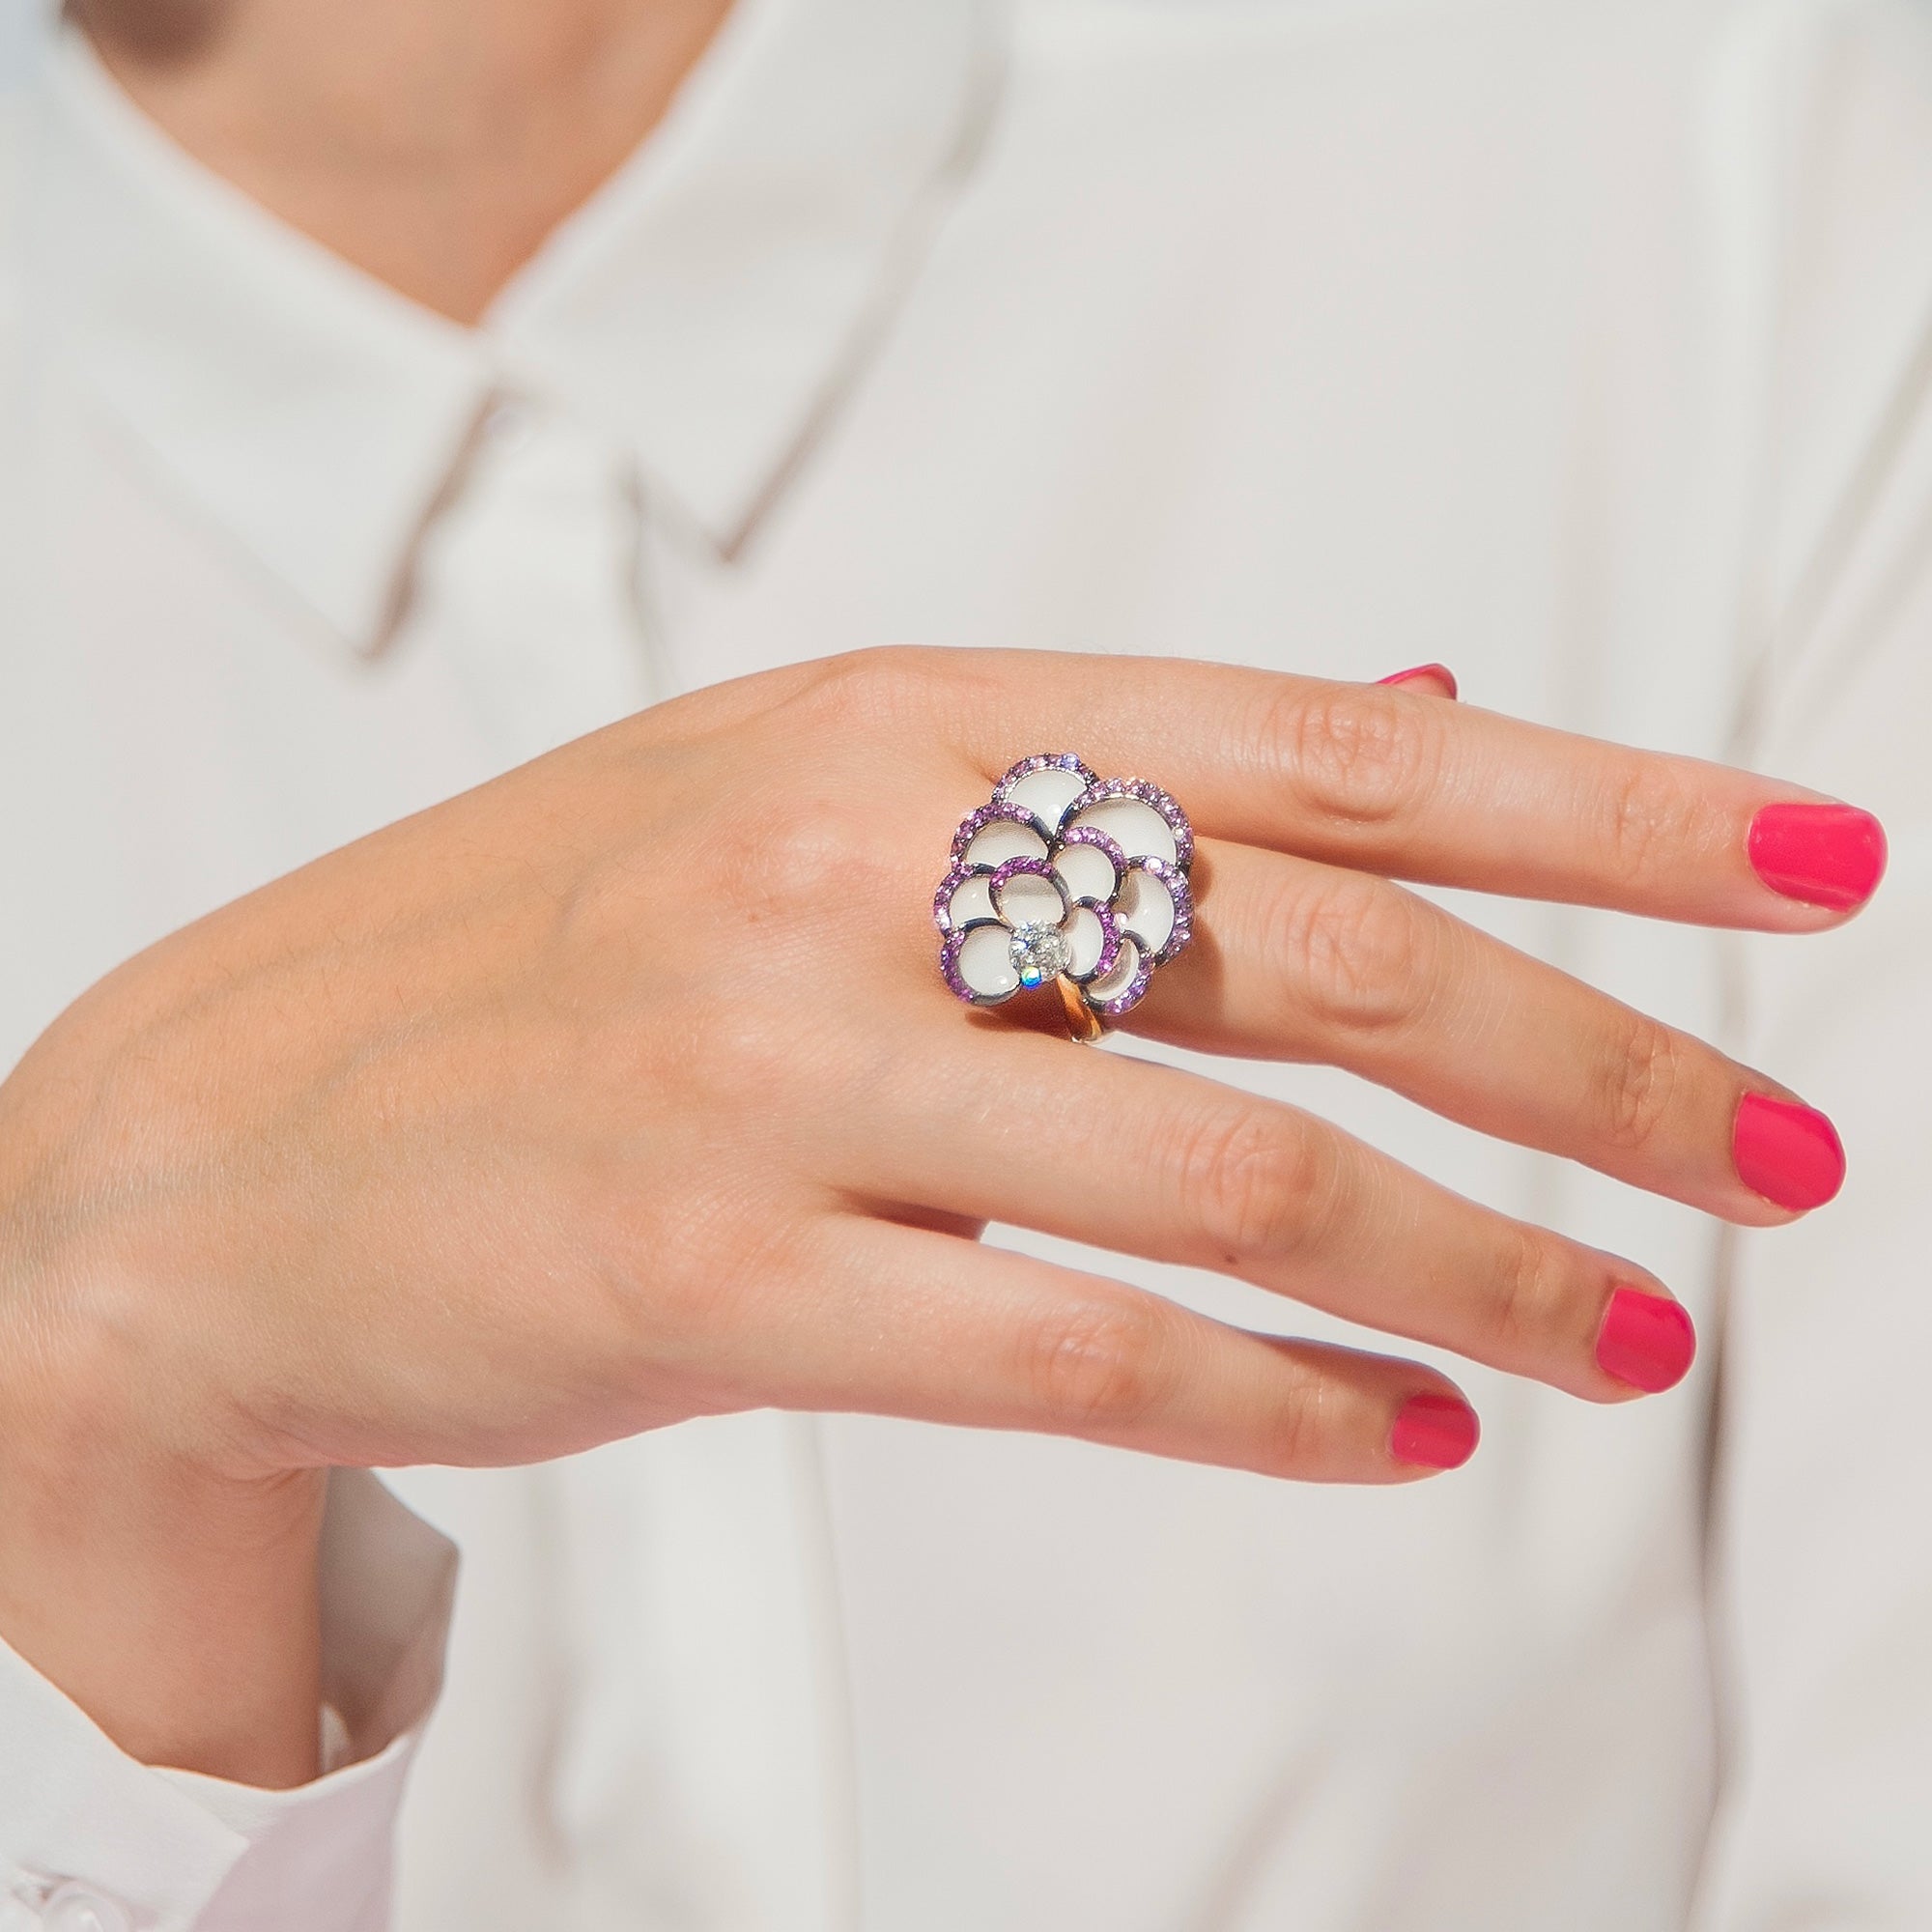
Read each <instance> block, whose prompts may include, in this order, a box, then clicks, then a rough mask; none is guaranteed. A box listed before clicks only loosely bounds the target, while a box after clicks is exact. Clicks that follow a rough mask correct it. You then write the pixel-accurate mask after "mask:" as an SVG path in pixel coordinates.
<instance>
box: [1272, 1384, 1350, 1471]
mask: <svg viewBox="0 0 1932 1932" xmlns="http://www.w3.org/2000/svg"><path fill="white" fill-rule="evenodd" d="M1335 1396H1336V1390H1335V1388H1334V1386H1333V1385H1332V1384H1330V1383H1328V1382H1327V1381H1325V1380H1322V1379H1321V1378H1313V1377H1311V1378H1305V1379H1303V1380H1302V1381H1300V1382H1299V1383H1298V1384H1297V1385H1296V1386H1295V1387H1294V1388H1293V1389H1291V1390H1290V1391H1289V1392H1288V1394H1287V1395H1286V1396H1285V1397H1284V1398H1283V1400H1282V1402H1281V1405H1280V1406H1279V1407H1278V1408H1277V1409H1276V1410H1275V1412H1274V1414H1273V1416H1272V1417H1271V1418H1270V1426H1269V1429H1268V1447H1269V1452H1270V1455H1269V1463H1270V1467H1271V1469H1272V1470H1273V1471H1275V1472H1277V1473H1279V1474H1281V1475H1284V1476H1305V1475H1310V1474H1313V1473H1314V1472H1316V1471H1318V1470H1320V1469H1321V1468H1322V1467H1323V1466H1324V1465H1326V1464H1327V1463H1330V1462H1332V1460H1333V1457H1334V1448H1335V1443H1336V1441H1337V1440H1338V1439H1339V1438H1340V1437H1341V1436H1342V1435H1343V1431H1342V1429H1341V1428H1340V1426H1339V1424H1338V1419H1337V1417H1336V1416H1335V1414H1334V1409H1335Z"/></svg>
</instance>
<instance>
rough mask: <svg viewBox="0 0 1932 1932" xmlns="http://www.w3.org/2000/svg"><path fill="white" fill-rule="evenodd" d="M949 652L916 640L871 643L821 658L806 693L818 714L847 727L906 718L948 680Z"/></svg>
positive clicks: (814, 669)
mask: <svg viewBox="0 0 1932 1932" xmlns="http://www.w3.org/2000/svg"><path fill="white" fill-rule="evenodd" d="M945 662H946V660H945V654H944V653H942V652H939V651H934V650H927V649H923V648H921V647H920V646H917V645H913V644H873V645H870V646H868V647H867V649H865V650H857V651H842V652H840V653H839V654H838V656H836V657H830V658H825V659H822V660H820V662H819V663H818V664H817V665H815V666H814V667H813V668H812V676H811V678H810V682H809V684H808V685H807V686H806V688H805V693H804V696H805V699H806V701H807V702H808V704H810V707H811V708H812V710H813V712H814V714H816V715H823V716H825V717H828V718H829V719H830V720H832V721H833V722H834V723H835V724H838V725H842V726H845V727H849V726H850V725H851V724H852V723H853V722H854V721H855V720H859V721H864V722H865V723H867V724H870V725H880V724H903V723H904V722H905V721H906V718H907V714H908V713H909V712H912V711H915V710H917V709H919V708H920V707H921V706H922V705H923V703H925V702H926V701H927V700H929V699H931V698H932V697H934V696H936V695H937V693H938V692H939V690H940V689H941V688H942V687H943V684H944V672H945Z"/></svg>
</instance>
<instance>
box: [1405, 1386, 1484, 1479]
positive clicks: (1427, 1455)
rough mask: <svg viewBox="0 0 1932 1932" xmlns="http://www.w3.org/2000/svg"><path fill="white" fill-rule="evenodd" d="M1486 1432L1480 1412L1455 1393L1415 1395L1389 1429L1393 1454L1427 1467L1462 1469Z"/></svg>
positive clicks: (1407, 1461)
mask: <svg viewBox="0 0 1932 1932" xmlns="http://www.w3.org/2000/svg"><path fill="white" fill-rule="evenodd" d="M1482 1433H1483V1429H1482V1424H1481V1423H1479V1422H1478V1421H1477V1420H1476V1411H1475V1410H1474V1409H1473V1408H1471V1407H1470V1406H1469V1405H1468V1404H1467V1403H1466V1402H1458V1401H1457V1400H1456V1398H1455V1397H1454V1396H1452V1395H1412V1396H1410V1397H1409V1399H1408V1400H1407V1401H1406V1403H1404V1404H1403V1406H1402V1408H1401V1410H1400V1411H1399V1412H1398V1414H1397V1415H1396V1419H1395V1427H1394V1428H1393V1429H1391V1430H1390V1431H1389V1454H1390V1455H1391V1456H1393V1457H1394V1458H1395V1459H1396V1461H1397V1462H1398V1463H1414V1464H1415V1465H1416V1466H1417V1467H1418V1468H1423V1469H1460V1468H1461V1467H1462V1466H1463V1463H1466V1462H1467V1461H1468V1460H1469V1458H1470V1457H1471V1456H1473V1455H1474V1454H1475V1453H1476V1439H1477V1437H1478V1436H1480V1435H1482Z"/></svg>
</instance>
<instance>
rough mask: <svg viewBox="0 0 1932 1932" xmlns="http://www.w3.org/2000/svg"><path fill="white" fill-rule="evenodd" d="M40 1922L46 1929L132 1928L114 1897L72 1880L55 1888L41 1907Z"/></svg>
mask: <svg viewBox="0 0 1932 1932" xmlns="http://www.w3.org/2000/svg"><path fill="white" fill-rule="evenodd" d="M41 1923H42V1925H43V1926H44V1927H45V1928H46V1932H133V1927H132V1925H131V1924H130V1923H129V1921H128V1915H127V1914H126V1913H125V1912H123V1911H122V1909H121V1908H120V1906H119V1905H117V1904H116V1903H115V1902H114V1900H113V1899H111V1898H109V1897H107V1896H106V1895H105V1893H103V1892H99V1891H96V1890H95V1889H94V1888H93V1887H92V1886H88V1885H75V1884H73V1883H72V1881H71V1880H70V1881H69V1882H68V1883H67V1884H66V1885H61V1886H56V1887H55V1888H54V1889H53V1891H52V1893H51V1894H50V1895H49V1896H48V1898H47V1901H46V1903H45V1904H44V1905H43V1906H42V1907H41Z"/></svg>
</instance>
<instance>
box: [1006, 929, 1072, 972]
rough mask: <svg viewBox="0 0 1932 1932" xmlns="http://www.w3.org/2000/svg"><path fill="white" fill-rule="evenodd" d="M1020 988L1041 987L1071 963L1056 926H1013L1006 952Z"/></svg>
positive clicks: (1064, 943) (1070, 957) (1069, 955)
mask: <svg viewBox="0 0 1932 1932" xmlns="http://www.w3.org/2000/svg"><path fill="white" fill-rule="evenodd" d="M1008 950H1009V952H1011V954H1012V961H1013V971H1014V972H1016V973H1017V974H1018V975H1019V976H1020V984H1021V985H1022V986H1043V985H1045V983H1046V982H1047V981H1048V980H1052V979H1056V978H1057V977H1058V976H1059V975H1060V974H1062V973H1064V972H1065V971H1066V969H1067V967H1068V966H1069V965H1070V964H1071V963H1072V957H1073V955H1072V953H1071V952H1069V951H1068V949H1067V945H1066V939H1065V934H1064V933H1062V931H1061V930H1060V928H1059V927H1058V926H1057V925H1016V926H1015V927H1014V928H1013V937H1012V943H1011V945H1010V947H1009V949H1008Z"/></svg>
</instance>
